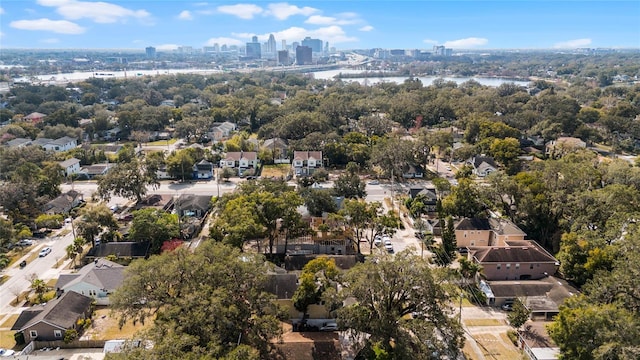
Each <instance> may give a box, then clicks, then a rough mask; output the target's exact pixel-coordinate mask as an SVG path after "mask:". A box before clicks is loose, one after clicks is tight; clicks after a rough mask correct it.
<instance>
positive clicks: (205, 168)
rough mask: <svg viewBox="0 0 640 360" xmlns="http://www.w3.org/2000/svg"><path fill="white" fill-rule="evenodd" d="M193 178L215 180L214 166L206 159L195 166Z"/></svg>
mask: <svg viewBox="0 0 640 360" xmlns="http://www.w3.org/2000/svg"><path fill="white" fill-rule="evenodd" d="M193 177H194V178H196V179H205V180H209V179H213V164H212V163H211V162H209V161H207V160H205V159H202V160H200V161H199V162H198V163H196V164H194V165H193Z"/></svg>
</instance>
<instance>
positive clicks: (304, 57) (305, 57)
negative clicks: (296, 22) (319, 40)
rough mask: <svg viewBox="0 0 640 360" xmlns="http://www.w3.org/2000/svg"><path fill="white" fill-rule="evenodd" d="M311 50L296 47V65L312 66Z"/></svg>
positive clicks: (306, 47) (305, 47)
mask: <svg viewBox="0 0 640 360" xmlns="http://www.w3.org/2000/svg"><path fill="white" fill-rule="evenodd" d="M312 54H313V50H312V49H311V48H310V47H309V46H304V45H301V46H298V47H297V48H296V64H298V65H311V64H313V55H312Z"/></svg>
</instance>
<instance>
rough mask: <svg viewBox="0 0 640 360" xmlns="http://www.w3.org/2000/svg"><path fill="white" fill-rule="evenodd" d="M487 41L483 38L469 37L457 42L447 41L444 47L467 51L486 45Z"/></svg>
mask: <svg viewBox="0 0 640 360" xmlns="http://www.w3.org/2000/svg"><path fill="white" fill-rule="evenodd" d="M488 42H489V40H487V39H485V38H477V37H470V38H465V39H458V40H449V41H447V42H445V43H444V46H445V47H448V48H452V49H469V48H472V47H477V46H482V45H486V44H487V43H488Z"/></svg>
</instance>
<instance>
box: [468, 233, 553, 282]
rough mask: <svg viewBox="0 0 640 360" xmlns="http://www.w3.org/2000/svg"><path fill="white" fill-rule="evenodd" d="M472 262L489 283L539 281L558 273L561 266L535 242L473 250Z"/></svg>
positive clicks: (512, 242) (523, 241)
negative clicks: (499, 281) (477, 265)
mask: <svg viewBox="0 0 640 360" xmlns="http://www.w3.org/2000/svg"><path fill="white" fill-rule="evenodd" d="M468 256H469V259H470V260H472V261H473V262H475V263H476V264H479V265H480V266H482V273H483V275H484V277H485V279H487V280H490V281H491V280H538V279H542V278H545V277H547V276H549V275H553V274H555V273H556V270H557V269H558V267H559V266H560V263H559V262H558V260H557V259H556V258H554V257H553V256H552V255H551V254H549V253H548V252H547V251H546V250H545V249H543V248H542V247H541V246H540V245H538V243H536V242H535V241H531V240H517V241H514V240H511V241H507V246H484V247H472V248H470V251H469V255H468Z"/></svg>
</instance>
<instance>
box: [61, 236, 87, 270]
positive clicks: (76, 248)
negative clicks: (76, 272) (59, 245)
mask: <svg viewBox="0 0 640 360" xmlns="http://www.w3.org/2000/svg"><path fill="white" fill-rule="evenodd" d="M84 244H85V241H84V239H83V238H75V239H73V243H72V244H69V245H68V246H67V247H66V248H65V251H66V252H67V258H68V259H70V260H71V264H72V266H73V267H75V266H76V260H77V259H78V255H81V254H82V249H83V245H84Z"/></svg>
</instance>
